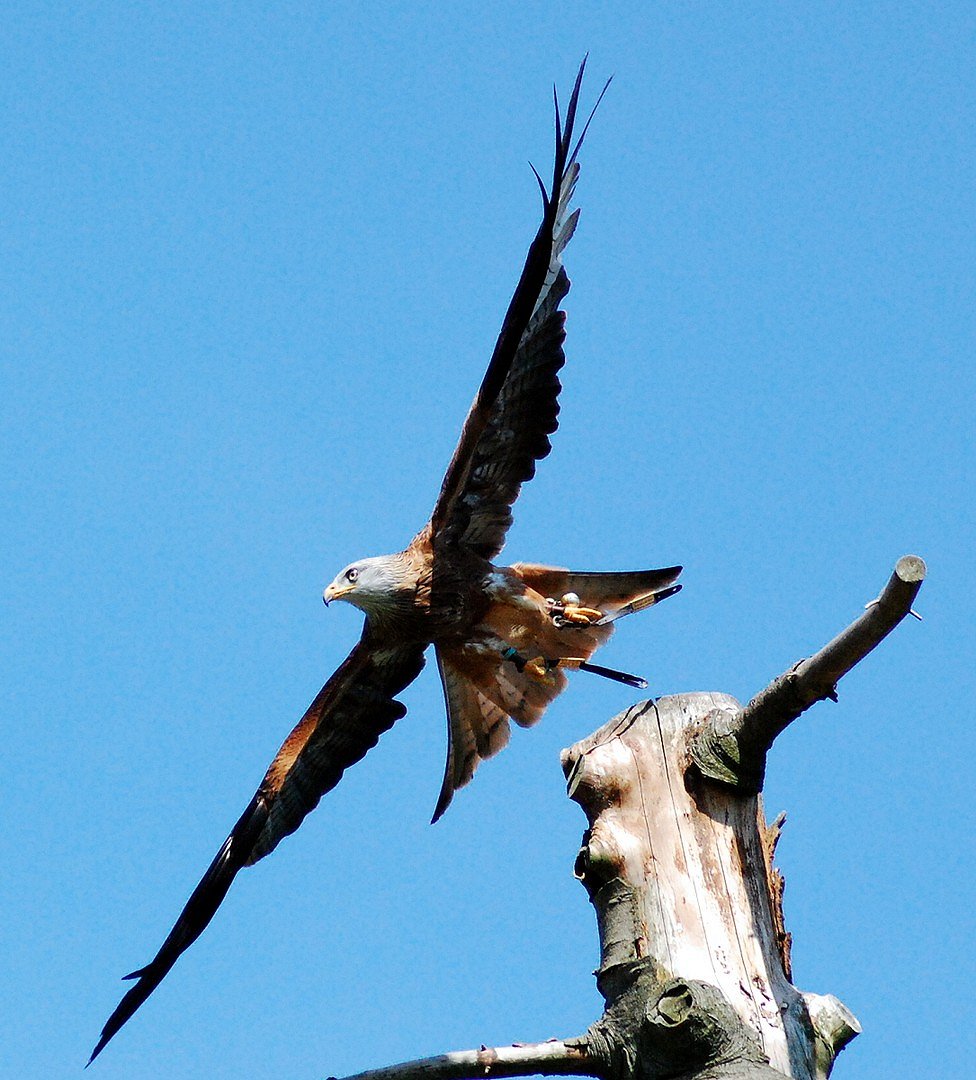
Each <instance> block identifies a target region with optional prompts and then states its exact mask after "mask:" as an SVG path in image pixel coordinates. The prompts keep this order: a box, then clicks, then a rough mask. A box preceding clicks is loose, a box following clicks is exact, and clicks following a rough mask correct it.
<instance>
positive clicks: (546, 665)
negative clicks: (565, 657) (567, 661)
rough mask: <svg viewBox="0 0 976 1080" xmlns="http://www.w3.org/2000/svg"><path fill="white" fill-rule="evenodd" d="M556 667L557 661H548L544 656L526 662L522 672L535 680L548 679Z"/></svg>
mask: <svg viewBox="0 0 976 1080" xmlns="http://www.w3.org/2000/svg"><path fill="white" fill-rule="evenodd" d="M558 666H559V661H558V660H550V659H548V658H547V657H545V656H536V657H534V658H533V659H531V660H526V662H525V668H524V669H523V670H524V671H526V672H527V673H528V674H529V675H532V676H533V677H534V678H536V679H548V678H550V677H551V674H552V672H553V671H554V670H555V669H556V668H557V667H558Z"/></svg>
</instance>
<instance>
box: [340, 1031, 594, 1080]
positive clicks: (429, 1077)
mask: <svg viewBox="0 0 976 1080" xmlns="http://www.w3.org/2000/svg"><path fill="white" fill-rule="evenodd" d="M602 1068H603V1063H602V1062H601V1061H599V1060H598V1059H597V1058H596V1057H595V1056H594V1055H592V1054H591V1053H590V1051H589V1047H588V1042H587V1040H586V1038H585V1037H584V1038H578V1039H568V1040H566V1041H563V1040H561V1039H550V1040H549V1041H548V1042H541V1043H518V1044H516V1045H514V1046H498V1047H486V1046H483V1047H482V1048H481V1049H480V1050H456V1051H454V1052H453V1053H450V1054H440V1055H438V1056H437V1057H429V1058H418V1059H417V1060H416V1061H404V1062H401V1063H400V1064H399V1065H388V1066H387V1067H386V1068H383V1069H372V1070H370V1071H369V1072H362V1073H357V1074H356V1075H355V1076H349V1077H346V1078H345V1080H469V1078H470V1080H476V1078H481V1080H483V1078H485V1077H500V1076H601V1075H602ZM330 1080H335V1078H334V1077H330Z"/></svg>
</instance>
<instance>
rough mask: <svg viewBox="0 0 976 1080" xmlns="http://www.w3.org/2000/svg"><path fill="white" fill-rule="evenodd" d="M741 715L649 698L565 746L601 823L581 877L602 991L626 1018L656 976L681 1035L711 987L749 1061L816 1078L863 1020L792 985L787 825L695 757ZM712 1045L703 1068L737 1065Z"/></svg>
mask: <svg viewBox="0 0 976 1080" xmlns="http://www.w3.org/2000/svg"><path fill="white" fill-rule="evenodd" d="M739 711H740V706H739V704H738V702H737V701H735V700H734V699H733V698H730V697H728V696H727V695H725V694H708V693H699V694H682V695H680V696H677V697H665V698H660V699H658V700H657V701H645V702H642V703H641V704H639V705H635V706H633V707H632V708H630V709H628V710H627V711H626V712H624V713H621V714H620V716H618V717H615V718H614V719H613V720H611V721H610V722H609V723H608V724H606V725H605V726H604V727H602V728H601V729H600V730H599V731H597V732H595V733H594V734H593V735H591V736H589V737H588V738H586V739H584V740H582V741H581V742H578V743H576V745H575V746H572V747H570V748H569V749H568V750H565V751H563V761H562V763H563V770H564V772H565V773H566V776H567V779H568V783H569V795H570V798H572V799H574V800H575V801H576V802H577V803H579V804H580V806H581V807H582V808H583V810H584V812H585V813H586V817H587V821H588V822H589V828H588V829H587V832H586V834H585V836H584V838H583V846H582V848H581V849H580V852H579V855H578V857H577V860H576V874H577V877H578V878H579V879H580V880H581V881H582V883H583V885H584V886H585V887H586V890H587V892H588V894H589V896H590V900H591V901H592V903H593V906H594V907H595V909H596V913H597V923H598V927H599V933H600V945H601V962H600V968H599V970H598V972H597V984H598V986H599V988H600V991H601V993H602V994H603V996H604V999H605V1000H606V1002H607V1009H608V1011H609V1012H611V1013H612V1012H613V1009H614V1005H615V1003H616V1002H617V1001H618V1000H620V999H621V997H622V996H624V995H627V993H628V992H629V991H630V989H631V987H632V985H633V984H634V982H635V980H640V979H642V978H646V977H647V976H649V977H650V981H651V984H652V987H649V988H648V989H651V993H652V995H653V994H657V997H658V1001H657V1004H656V1008H657V1009H658V1010H660V1009H661V1008H662V1002H667V1003H670V1004H669V1005H668V1006H667V1007H666V1008H665V1013H664V1014H662V1018H661V1019H660V1020H659V1021H658V1023H660V1024H665V1025H670V1026H671V1027H672V1028H674V1027H675V1026H677V1021H676V1016H675V1008H678V1009H679V1011H680V1009H687V1004H686V1003H687V1002H688V1000H689V997H693V996H694V991H693V989H692V988H693V987H694V986H695V984H699V985H701V986H708V987H711V988H713V989H714V990H715V991H717V992H718V995H719V998H720V1000H721V1001H724V1002H725V1003H726V1004H727V1005H728V1006H730V1007H731V1011H732V1013H733V1014H734V1015H735V1016H736V1017H738V1019H739V1020H740V1021H741V1025H742V1026H741V1029H740V1030H739V1031H738V1032H737V1033H736V1038H735V1039H734V1040H732V1041H733V1042H734V1044H735V1046H734V1048H735V1050H736V1056H738V1057H741V1055H742V1053H743V1051H744V1050H747V1049H750V1048H751V1049H753V1050H756V1051H758V1055H752V1056H753V1057H754V1058H755V1060H754V1061H753V1062H752V1064H754V1065H755V1064H758V1063H759V1062H760V1061H761V1060H762V1059H765V1060H766V1061H767V1062H768V1064H769V1065H770V1066H771V1067H772V1068H773V1069H776V1070H778V1071H779V1072H780V1074H783V1075H786V1076H793V1077H797V1078H802V1080H814V1078H821V1077H826V1076H827V1074H828V1072H829V1070H830V1066H831V1064H832V1062H833V1058H834V1056H835V1055H836V1053H837V1052H838V1050H839V1049H840V1047H841V1046H842V1045H843V1043H844V1042H846V1041H848V1040H849V1039H850V1038H852V1037H853V1036H854V1035H855V1034H856V1033H857V1031H858V1030H859V1028H858V1025H857V1021H856V1020H855V1019H854V1017H853V1016H852V1015H851V1014H850V1012H848V1010H847V1009H846V1008H845V1007H844V1006H843V1005H842V1004H841V1003H840V1002H839V1001H837V999H836V998H833V997H830V996H827V997H821V996H819V995H807V994H802V993H800V991H798V990H797V989H796V988H795V987H794V986H793V985H792V984H791V982H790V968H789V938H788V936H787V935H786V933H785V930H784V928H783V917H782V909H781V906H780V898H781V887H780V883H781V880H782V879H781V878H780V877H779V876H778V874H777V873H776V871H774V869H773V867H772V853H773V848H774V845H775V837H776V835H777V833H778V826H774V827H773V828H767V826H766V822H765V819H764V815H763V810H762V803H761V799H760V797H759V796H758V795H757V794H747V795H743V794H741V793H739V792H737V791H736V790H734V789H733V788H732V787H730V786H729V785H727V784H720V783H717V782H716V781H714V780H710V779H707V778H706V777H704V776H702V774H701V772H700V771H699V770H698V769H697V768H696V767H695V764H694V761H693V758H692V745H693V740H694V737H695V736H697V735H698V734H700V733H701V732H702V731H704V730H707V729H708V728H709V727H710V726H711V725H714V724H715V723H716V722H717V721H720V720H721V719H722V718H732V717H734V716H735V715H737V714H738V713H739ZM684 988H687V989H684ZM694 1007H695V1006H692V1008H694ZM682 1022H683V1023H685V1024H687V1022H688V1017H687V1015H683V1016H682ZM734 1026H735V1025H733V1027H734ZM727 1028H728V1025H727V1024H726V1025H725V1029H724V1030H723V1031H722V1033H721V1034H722V1039H723V1040H725V1041H728V1040H729V1037H730V1035H731V1034H732V1033H731V1032H730V1031H729V1030H727ZM750 1044H752V1046H751V1047H750ZM732 1048H733V1047H732V1046H731V1045H729V1046H727V1047H724V1049H725V1050H726V1051H727V1050H730V1049H732ZM699 1049H700V1050H701V1054H702V1060H700V1061H699V1062H698V1064H701V1065H704V1064H705V1063H706V1060H707V1059H709V1058H711V1060H712V1063H713V1064H714V1063H715V1060H716V1058H718V1057H722V1056H728V1054H727V1053H726V1054H724V1055H723V1054H722V1053H721V1050H722V1049H723V1048H722V1047H713V1046H710V1045H707V1043H703V1044H702V1046H701V1047H700V1048H699ZM716 1050H718V1051H720V1052H719V1053H716ZM689 1064H692V1063H691V1062H690V1061H689ZM753 1074H754V1075H760V1074H759V1073H755V1070H753V1072H752V1073H748V1075H753ZM728 1075H733V1073H728ZM735 1075H746V1074H745V1073H742V1071H741V1069H740V1070H739V1072H738V1073H736V1074H735Z"/></svg>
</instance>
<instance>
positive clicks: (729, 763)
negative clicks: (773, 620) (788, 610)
mask: <svg viewBox="0 0 976 1080" xmlns="http://www.w3.org/2000/svg"><path fill="white" fill-rule="evenodd" d="M924 578H925V563H924V561H923V560H922V559H920V558H919V557H918V556H917V555H904V556H903V557H902V558H900V559H899V560H898V562H897V563H896V565H895V569H894V572H893V573H892V575H891V578H890V579H889V581H888V584H887V585H885V587H884V589H883V590H882V591H881V595H880V596H879V597H878V598H877V600H872V601H871V603H869V604H868V605H867V607H866V610H865V612H864V614H863V615H861V616H860V618H858V619H855V620H854V622H852V623H851V624H850V626H848V627H847V629H846V630H842V631H841V633H839V634H838V635H837V637H835V638H834V639H833V641H830V642H828V644H826V645H825V646H824V647H823V648H822V649H821V650H820V651H819V652H817V653H815V654H814V655H813V656H811V657H810V658H809V659H807V660H801V661H800V662H799V663H798V664H796V665H795V666H794V667H793V668H791V669H790V670H789V671H787V672H785V673H784V674H782V675H780V676H779V677H778V678H776V679H774V680H773V681H772V682H771V683H770V684H769V685H768V686H767V687H766V688H765V690H761V691H760V692H759V693H758V694H757V695H756V696H755V697H754V698H753V699H752V701H750V702H749V703H748V704H747V705H744V706H743V707H742V708H741V709H740V710H739V711H738V712H737V713H731V714H730V713H718V714H713V716H712V717H710V718H709V722H708V724H707V725H706V726H705V728H704V729H703V730H702V731H701V732H700V733H699V735H698V737H697V738H696V739H695V741H694V743H693V746H692V757H693V758H694V761H695V764H696V765H697V766H698V768H699V770H700V771H701V772H702V774H703V775H705V776H707V777H709V778H710V779H712V780H718V781H720V782H722V783H726V784H731V785H732V786H733V787H736V788H738V789H739V790H741V791H752V792H757V791H760V790H762V783H763V777H764V774H765V768H766V754H767V752H768V750H769V748H770V747H771V746H772V744H773V741H774V740H775V738H776V736H777V735H779V734H780V732H781V731H783V730H784V729H785V728H786V727H787V726H788V725H789V724H791V723H792V722H793V721H794V720H795V719H796V718H797V717H798V716H800V715H801V713H803V712H805V711H806V710H807V709H809V708H810V706H811V705H813V704H814V703H815V702H817V701H823V699H824V698H831V699H832V700H835V701H836V699H837V683H838V681H839V680H840V679H841V678H842V677H843V676H844V675H846V674H847V672H849V671H850V670H851V668H853V667H854V666H855V664H857V663H859V662H860V661H861V660H863V659H864V657H865V656H867V654H868V653H869V652H871V650H872V649H874V648H875V646H877V645H878V644H879V643H880V642H881V641H883V640H884V638H886V637H887V636H888V634H890V633H891V631H892V630H894V628H895V627H896V626H897V625H898V624H899V623H900V622H901V621H902V619H904V618H905V616H906V615H908V614H909V612H911V610H912V603H913V602H914V600H915V597H916V596H917V595H918V590H919V589H920V588H921V585H922V581H923V580H924Z"/></svg>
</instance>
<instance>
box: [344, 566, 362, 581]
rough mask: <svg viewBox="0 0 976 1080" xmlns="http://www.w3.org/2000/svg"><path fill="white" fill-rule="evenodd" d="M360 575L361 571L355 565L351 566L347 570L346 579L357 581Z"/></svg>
mask: <svg viewBox="0 0 976 1080" xmlns="http://www.w3.org/2000/svg"><path fill="white" fill-rule="evenodd" d="M358 577H359V571H358V570H357V569H356V567H355V566H350V567H349V569H348V570H347V571H346V581H355V580H356V578H358Z"/></svg>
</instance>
